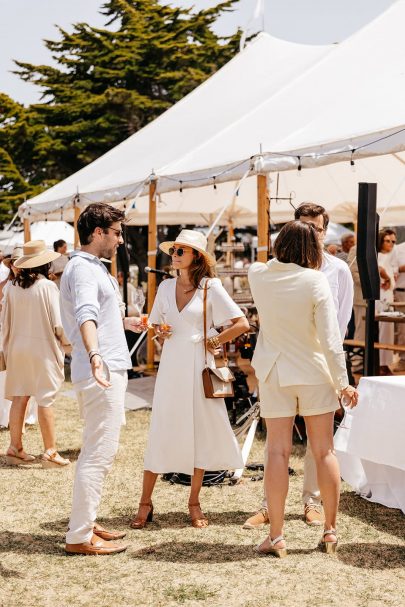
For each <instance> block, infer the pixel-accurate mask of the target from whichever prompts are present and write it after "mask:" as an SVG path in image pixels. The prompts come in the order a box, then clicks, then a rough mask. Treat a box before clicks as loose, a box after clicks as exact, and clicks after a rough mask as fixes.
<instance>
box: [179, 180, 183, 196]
mask: <svg viewBox="0 0 405 607" xmlns="http://www.w3.org/2000/svg"><path fill="white" fill-rule="evenodd" d="M182 193H183V182H182V181H181V180H180V194H182Z"/></svg>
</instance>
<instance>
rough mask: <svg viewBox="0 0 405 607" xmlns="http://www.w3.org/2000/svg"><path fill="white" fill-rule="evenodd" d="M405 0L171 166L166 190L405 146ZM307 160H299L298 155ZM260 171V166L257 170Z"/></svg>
mask: <svg viewBox="0 0 405 607" xmlns="http://www.w3.org/2000/svg"><path fill="white" fill-rule="evenodd" d="M404 22H405V0H399V1H398V2H396V3H395V4H393V5H392V6H391V8H389V9H388V10H387V11H386V12H385V13H383V14H382V15H381V16H380V17H378V18H377V19H376V20H375V21H373V22H371V23H370V24H368V25H367V26H366V27H364V28H363V29H361V30H360V31H358V32H357V33H356V34H354V35H353V36H352V37H350V38H348V39H347V40H345V41H344V42H343V43H342V44H339V45H337V46H336V49H335V51H334V52H331V53H329V54H327V55H326V56H325V57H323V58H322V59H321V60H320V61H318V62H317V63H315V64H314V65H313V66H312V67H311V68H309V69H308V70H307V71H305V72H303V73H302V74H301V75H300V76H299V77H297V78H296V79H295V80H294V81H292V82H291V84H290V85H289V86H286V87H283V88H282V89H280V90H279V92H278V93H277V94H276V95H273V96H272V97H270V98H269V99H268V100H266V101H265V102H263V103H261V104H260V105H258V106H257V107H254V108H252V110H251V111H250V112H249V113H248V114H247V115H245V116H244V117H242V118H241V119H240V120H238V121H236V122H233V123H232V124H229V125H228V126H227V127H226V128H225V129H224V130H223V131H222V132H218V133H217V135H216V136H214V137H212V138H211V140H207V141H206V142H205V143H204V144H203V145H202V146H200V147H198V148H195V149H194V150H193V151H192V152H190V153H189V154H188V155H186V156H185V157H184V158H182V159H181V160H179V161H177V162H175V163H172V164H171V165H169V166H165V167H164V172H163V174H162V178H161V179H160V180H159V190H160V191H164V190H165V189H170V188H172V187H173V183H174V182H175V181H177V188H178V181H179V179H182V181H183V184H185V183H186V179H187V180H190V181H191V180H192V182H191V183H190V182H189V183H190V185H193V186H198V185H199V184H204V183H207V181H209V180H210V179H211V180H212V174H213V170H215V171H216V172H217V174H218V176H217V181H220V180H229V179H230V178H233V179H237V178H239V177H240V176H241V175H242V174H244V172H245V171H246V170H248V169H249V166H252V161H251V157H252V156H257V155H258V151H259V148H260V147H261V148H262V150H263V154H262V156H263V160H261V162H260V165H261V166H260V170H261V171H263V172H272V171H280V170H288V169H292V168H298V166H299V165H300V164H301V166H302V167H304V168H305V167H316V166H322V165H325V164H331V163H333V162H339V161H341V160H350V158H351V151H352V150H353V149H354V150H356V151H355V153H354V158H355V159H356V158H361V157H367V156H373V155H380V154H385V153H392V152H398V151H401V150H404V149H405V113H404V102H405V70H404V66H405V37H404V36H403V23H404ZM299 157H300V159H299ZM256 169H257V167H256Z"/></svg>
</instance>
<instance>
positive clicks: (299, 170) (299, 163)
mask: <svg viewBox="0 0 405 607" xmlns="http://www.w3.org/2000/svg"><path fill="white" fill-rule="evenodd" d="M297 159H298V167H297V171H298V177H301V171H302V164H301V156H297Z"/></svg>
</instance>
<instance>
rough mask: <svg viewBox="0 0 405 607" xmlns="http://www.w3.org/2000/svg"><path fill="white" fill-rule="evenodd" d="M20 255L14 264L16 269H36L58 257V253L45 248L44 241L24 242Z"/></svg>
mask: <svg viewBox="0 0 405 607" xmlns="http://www.w3.org/2000/svg"><path fill="white" fill-rule="evenodd" d="M22 253H23V254H22V256H21V257H19V258H18V259H17V260H16V261H15V262H14V266H15V267H16V268H38V267H39V266H44V265H45V264H47V263H50V262H51V261H54V260H55V259H58V257H60V253H56V252H55V251H49V250H48V249H47V248H46V244H45V240H30V241H29V242H26V243H25V244H24V246H23V251H22Z"/></svg>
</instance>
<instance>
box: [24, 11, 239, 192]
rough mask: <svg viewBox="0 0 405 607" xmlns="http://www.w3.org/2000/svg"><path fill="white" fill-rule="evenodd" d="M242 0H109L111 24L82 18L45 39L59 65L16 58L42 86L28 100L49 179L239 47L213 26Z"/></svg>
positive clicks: (105, 146)
mask: <svg viewBox="0 0 405 607" xmlns="http://www.w3.org/2000/svg"><path fill="white" fill-rule="evenodd" d="M236 1H237V0H227V1H225V2H221V3H219V4H218V5H217V6H216V7H213V8H210V9H206V10H202V11H200V12H198V13H195V14H193V13H192V11H191V10H190V9H183V8H176V7H172V6H167V5H163V4H160V3H159V1H158V0H108V1H107V2H105V3H104V4H103V6H102V12H103V14H104V15H105V16H106V19H107V24H106V28H104V29H102V28H95V27H92V26H90V25H88V24H85V23H78V24H76V25H74V27H73V31H72V33H68V32H67V31H65V30H63V29H61V28H59V33H60V36H61V37H60V40H58V41H52V40H47V41H45V43H46V46H47V48H48V49H49V51H50V52H51V53H52V56H53V58H54V59H56V62H57V64H58V65H57V67H50V66H46V65H41V66H35V65H31V64H29V63H23V62H17V65H18V66H19V68H20V69H19V71H18V72H17V73H19V74H20V76H21V77H22V78H23V79H24V80H25V81H28V82H32V83H35V84H36V85H38V86H40V87H41V89H42V91H43V98H42V99H43V101H42V102H41V103H39V104H35V105H33V106H31V108H30V109H31V111H33V112H35V113H36V114H37V116H38V121H39V123H40V124H42V125H43V128H44V132H43V134H42V136H41V137H40V138H39V140H38V141H37V142H36V143H35V145H34V150H33V159H34V160H35V161H36V159H38V158H41V162H42V171H44V172H45V175H46V178H47V180H48V181H49V180H60V179H62V178H64V177H65V176H67V175H69V174H71V173H73V172H74V171H76V170H78V169H79V168H81V167H83V166H84V165H86V164H88V163H89V162H91V161H92V160H94V159H95V158H97V157H98V156H100V155H101V154H103V153H104V152H106V151H107V150H109V149H111V148H112V147H114V146H115V145H117V144H118V143H120V142H121V141H122V140H123V139H125V138H126V137H128V136H129V135H131V134H132V133H134V132H136V131H137V130H138V129H140V128H142V127H143V126H145V125H146V124H147V123H148V122H150V121H151V120H153V119H155V118H156V117H157V116H158V115H159V114H161V113H162V112H163V111H165V110H166V109H167V108H169V107H170V106H171V105H172V104H174V103H176V102H177V101H178V100H179V99H181V98H182V97H183V96H184V95H186V94H187V93H189V92H190V91H191V90H193V89H194V88H195V87H196V86H198V85H199V84H201V83H202V82H203V81H204V80H205V79H206V78H208V77H209V76H210V75H211V74H213V73H214V72H215V71H216V70H217V69H218V68H219V67H221V66H222V65H223V64H224V63H226V62H227V61H228V60H229V59H230V58H231V57H232V56H233V55H234V54H235V52H236V50H237V46H238V40H239V32H237V33H236V34H235V35H233V36H232V37H230V38H228V39H221V38H219V37H218V36H217V35H216V34H215V33H214V32H213V30H212V25H213V24H214V23H215V21H216V19H217V18H218V17H219V16H220V15H221V14H222V13H223V12H224V11H227V10H231V9H232V6H233V5H234V4H235V2H236Z"/></svg>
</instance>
